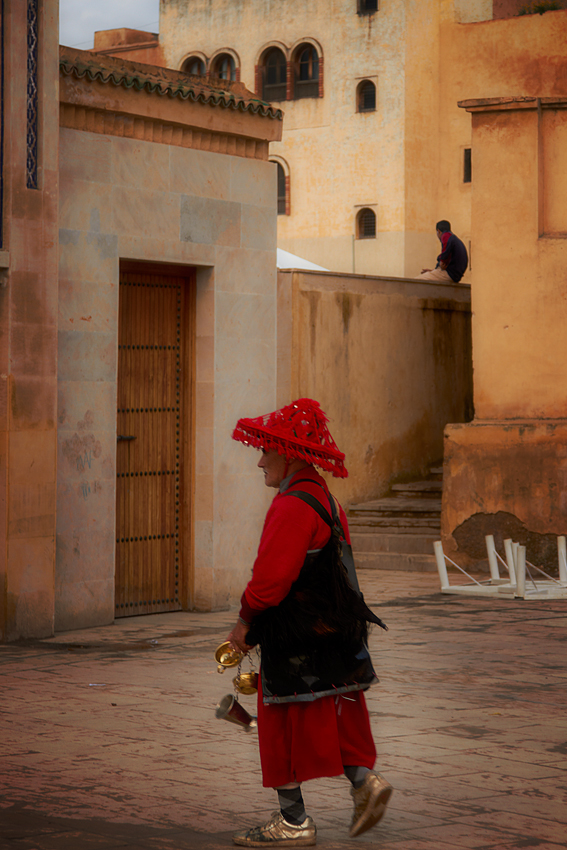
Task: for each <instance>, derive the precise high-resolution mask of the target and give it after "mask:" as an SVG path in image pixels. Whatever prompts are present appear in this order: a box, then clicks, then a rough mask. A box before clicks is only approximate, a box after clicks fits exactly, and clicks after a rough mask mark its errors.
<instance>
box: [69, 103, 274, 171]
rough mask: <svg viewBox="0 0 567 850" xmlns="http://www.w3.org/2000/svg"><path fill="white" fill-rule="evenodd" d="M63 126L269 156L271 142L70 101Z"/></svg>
mask: <svg viewBox="0 0 567 850" xmlns="http://www.w3.org/2000/svg"><path fill="white" fill-rule="evenodd" d="M59 125H60V126H61V127H67V128H68V129H71V130H83V131H85V132H88V133H103V134H105V135H107V136H122V137H124V138H129V139H140V140H143V141H146V142H157V143H158V144H165V145H174V146H175V147H182V148H193V149H195V150H202V151H211V152H213V153H224V154H229V155H232V156H242V157H247V158H249V159H263V160H267V159H268V142H266V141H264V140H263V139H253V138H246V137H245V136H235V135H231V134H230V133H217V132H214V131H207V130H201V129H196V128H194V127H184V126H181V125H178V124H171V123H168V122H164V121H160V120H159V119H153V118H146V117H136V116H132V115H125V114H123V113H121V112H112V111H110V110H107V109H92V108H89V107H88V106H80V105H75V104H69V103H62V104H60V110H59Z"/></svg>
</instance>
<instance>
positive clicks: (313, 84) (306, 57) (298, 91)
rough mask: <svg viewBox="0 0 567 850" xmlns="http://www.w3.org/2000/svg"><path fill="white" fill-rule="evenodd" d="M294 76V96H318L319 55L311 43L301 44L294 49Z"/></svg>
mask: <svg viewBox="0 0 567 850" xmlns="http://www.w3.org/2000/svg"><path fill="white" fill-rule="evenodd" d="M294 77H295V79H294V94H295V97H296V98H301V97H319V56H318V54H317V51H316V49H315V48H314V47H313V45H312V44H302V45H300V47H298V49H297V50H296V52H295V61H294Z"/></svg>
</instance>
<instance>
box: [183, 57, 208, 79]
mask: <svg viewBox="0 0 567 850" xmlns="http://www.w3.org/2000/svg"><path fill="white" fill-rule="evenodd" d="M181 70H182V71H183V73H185V74H198V75H200V76H204V74H205V63H204V62H203V60H202V59H201V57H200V56H189V58H188V59H186V60H185V62H184V63H183V65H182V66H181Z"/></svg>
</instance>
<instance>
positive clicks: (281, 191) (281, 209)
mask: <svg viewBox="0 0 567 850" xmlns="http://www.w3.org/2000/svg"><path fill="white" fill-rule="evenodd" d="M276 165H277V168H278V215H286V213H287V209H286V200H287V198H286V195H287V192H286V185H285V183H286V180H285V171H284V170H283V168H282V166H281V165H280V164H279V162H278V163H276Z"/></svg>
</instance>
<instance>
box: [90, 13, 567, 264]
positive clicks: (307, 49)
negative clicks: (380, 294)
mask: <svg viewBox="0 0 567 850" xmlns="http://www.w3.org/2000/svg"><path fill="white" fill-rule="evenodd" d="M555 5H556V7H558V8H559V11H550V12H547V13H546V14H545V15H532V14H522V13H523V12H525V11H527V10H528V9H529V7H530V4H526V3H523V2H521V0H466V2H464V0H420V2H419V3H415V2H409V0H380V1H379V2H378V0H333V2H329V0H311V2H309V3H305V2H303V0H284V2H278V3H275V2H269V3H267V2H265V0H238V1H237V2H235V0H162V3H161V7H160V34H159V38H158V36H155V37H154V39H153V42H151V43H149V44H148V43H147V41H146V43H144V41H143V39H146V40H147V38H148V36H147V35H144V34H141V33H137V34H136V33H135V32H133V31H114V33H99V34H97V37H96V39H95V48H96V49H99V50H101V51H102V52H110V53H112V52H114V53H115V55H124V56H126V55H129V54H131V55H135V56H136V57H137V58H142V57H143V56H144V55H146V56H147V57H148V58H147V59H146V60H142V61H152V62H159V63H160V64H164V65H166V66H167V67H170V68H175V69H183V70H185V71H186V72H188V73H193V74H205V75H208V76H221V77H226V78H230V79H232V80H235V81H238V80H241V81H243V82H244V83H245V84H246V86H247V87H248V88H250V89H253V90H254V91H255V92H256V94H257V96H259V97H262V98H264V99H265V100H268V101H270V102H273V103H275V104H277V106H279V107H280V108H282V109H283V111H284V113H285V122H284V130H283V135H282V139H281V141H279V142H277V143H274V144H272V145H271V148H270V157H271V159H272V160H273V161H274V162H275V163H276V164H277V170H278V245H279V247H280V248H283V249H285V250H288V251H290V252H291V253H294V254H296V255H298V256H302V257H305V258H306V259H308V260H310V261H312V262H315V263H317V264H319V265H321V266H323V267H324V268H329V269H332V270H334V271H341V272H350V273H353V272H354V273H362V274H373V275H376V274H378V275H397V276H406V277H408V276H409V277H414V276H416V275H418V274H419V273H420V271H421V269H422V267H424V266H425V267H430V266H431V265H432V263H433V262H434V258H435V256H436V254H437V253H438V243H437V241H436V238H435V233H434V226H435V222H436V221H437V220H439V219H441V218H446V219H449V220H450V221H451V223H452V225H453V230H454V231H455V232H456V233H457V234H458V235H459V236H460V237H461V238H462V239H463V241H464V242H465V244H466V245H467V247H468V248H469V250H470V249H472V251H471V253H472V252H474V246H473V245H472V243H471V188H472V182H473V159H474V155H473V151H472V146H471V133H470V125H469V124H468V123H467V121H466V117H464V116H463V114H462V112H461V111H460V110H459V109H458V107H457V103H458V101H460V100H463V99H467V98H473V97H477V96H478V95H479V92H482V93H484V92H485V91H486V92H487V96H499V95H501V94H502V92H503V91H505V92H510V91H513V92H514V93H515V94H517V95H530V94H534V93H535V92H536V88H534V86H539V88H538V89H537V91H538V92H540V93H547V94H550V95H551V94H553V91H551V89H553V87H554V86H555V84H556V82H557V81H556V79H555V77H554V67H555V64H556V61H557V57H561V56H562V55H563V54H564V52H565V48H564V44H565V39H564V31H565V20H566V13H565V11H562V10H564V9H565V6H566V5H567V4H566V3H565V2H563V0H561V2H559V3H557V4H555ZM113 41H114V43H115V44H114V46H113V45H112V42H113ZM144 51H145V53H144ZM522 57H523V58H522ZM554 57H555V58H554ZM488 68H489V69H490V71H489V72H488V73H487V69H488ZM534 74H535V77H537V79H534ZM542 86H543V88H542ZM471 267H472V263H471ZM470 277H471V276H470V270H469V272H468V273H467V276H466V277H465V279H466V280H470Z"/></svg>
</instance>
